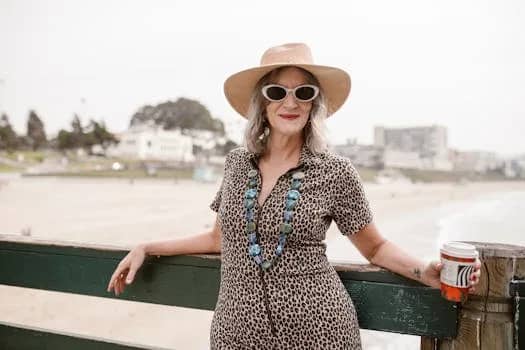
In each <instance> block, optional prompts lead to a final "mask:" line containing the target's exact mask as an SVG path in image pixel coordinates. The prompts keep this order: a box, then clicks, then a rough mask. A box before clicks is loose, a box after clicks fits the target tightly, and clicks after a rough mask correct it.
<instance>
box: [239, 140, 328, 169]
mask: <svg viewBox="0 0 525 350" xmlns="http://www.w3.org/2000/svg"><path fill="white" fill-rule="evenodd" d="M259 157H260V154H256V153H253V152H250V151H248V159H249V161H250V163H251V164H252V166H253V167H254V168H256V169H257V168H258V163H259ZM319 161H321V160H320V159H319V156H318V155H316V154H314V153H313V152H312V151H310V149H309V148H308V146H307V145H306V144H305V143H303V145H302V146H301V153H300V155H299V163H298V164H297V166H296V167H294V168H293V169H299V168H303V167H308V166H311V165H313V164H316V163H318V162H319ZM290 170H292V169H290Z"/></svg>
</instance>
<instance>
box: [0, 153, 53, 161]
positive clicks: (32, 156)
mask: <svg viewBox="0 0 525 350" xmlns="http://www.w3.org/2000/svg"><path fill="white" fill-rule="evenodd" d="M2 156H4V157H6V158H8V159H11V160H14V161H18V157H19V156H22V157H23V159H24V162H25V163H41V162H42V161H43V160H44V158H45V157H46V154H45V152H44V151H16V152H2Z"/></svg>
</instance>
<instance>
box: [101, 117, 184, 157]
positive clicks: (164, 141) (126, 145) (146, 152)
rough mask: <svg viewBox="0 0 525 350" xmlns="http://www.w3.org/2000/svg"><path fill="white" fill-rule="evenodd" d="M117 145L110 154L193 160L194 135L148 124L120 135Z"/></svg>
mask: <svg viewBox="0 0 525 350" xmlns="http://www.w3.org/2000/svg"><path fill="white" fill-rule="evenodd" d="M118 138H119V140H120V142H119V144H118V145H117V146H116V147H111V148H110V149H108V155H111V156H117V157H124V158H135V159H142V160H170V161H180V162H192V161H194V156H193V141H192V137H191V136H188V135H183V134H182V133H181V132H180V130H178V129H175V130H164V129H162V128H160V127H152V126H147V125H140V126H135V127H132V128H130V129H128V130H127V131H125V132H123V133H121V134H120V135H118Z"/></svg>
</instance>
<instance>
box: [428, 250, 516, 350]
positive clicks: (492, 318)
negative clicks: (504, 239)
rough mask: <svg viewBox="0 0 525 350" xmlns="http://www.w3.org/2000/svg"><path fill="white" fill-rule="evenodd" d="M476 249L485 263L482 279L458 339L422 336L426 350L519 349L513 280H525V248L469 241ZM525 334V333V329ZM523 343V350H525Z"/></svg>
mask: <svg viewBox="0 0 525 350" xmlns="http://www.w3.org/2000/svg"><path fill="white" fill-rule="evenodd" d="M465 243H470V244H473V245H474V246H476V248H477V250H478V252H479V257H480V260H481V280H480V283H479V285H478V286H477V287H476V292H475V293H474V294H471V295H469V298H468V300H467V301H466V302H465V303H463V304H458V306H459V307H460V317H459V324H458V334H457V337H456V338H454V339H442V340H439V339H433V338H428V337H422V339H421V349H423V350H430V349H432V350H474V349H502V350H504V349H509V350H512V349H518V348H517V347H515V345H516V344H515V341H514V340H515V339H517V337H516V338H515V334H514V332H515V328H514V321H515V320H514V310H513V305H514V298H513V297H514V296H513V295H511V294H510V290H509V287H510V283H511V281H512V280H513V279H525V247H521V246H516V245H508V244H499V243H480V242H465ZM521 331H522V332H523V331H524V330H521ZM523 346H524V345H523V344H520V348H522V349H523Z"/></svg>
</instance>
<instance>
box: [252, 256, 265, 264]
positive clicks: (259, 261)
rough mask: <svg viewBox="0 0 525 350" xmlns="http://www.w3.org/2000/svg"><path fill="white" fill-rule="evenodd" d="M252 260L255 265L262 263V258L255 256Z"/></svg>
mask: <svg viewBox="0 0 525 350" xmlns="http://www.w3.org/2000/svg"><path fill="white" fill-rule="evenodd" d="M253 260H254V261H255V263H256V264H257V265H261V264H262V262H263V258H262V256H260V255H256V256H254V257H253Z"/></svg>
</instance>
